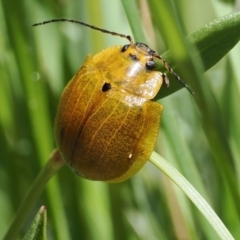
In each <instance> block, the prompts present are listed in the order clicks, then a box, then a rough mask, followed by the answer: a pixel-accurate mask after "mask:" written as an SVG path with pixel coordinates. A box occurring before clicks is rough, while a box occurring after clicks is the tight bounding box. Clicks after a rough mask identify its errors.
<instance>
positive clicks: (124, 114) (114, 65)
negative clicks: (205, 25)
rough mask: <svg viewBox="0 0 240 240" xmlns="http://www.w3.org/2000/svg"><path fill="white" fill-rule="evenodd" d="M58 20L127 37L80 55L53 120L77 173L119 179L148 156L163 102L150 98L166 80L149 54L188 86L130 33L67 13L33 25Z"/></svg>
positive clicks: (63, 151) (59, 141) (134, 170)
mask: <svg viewBox="0 0 240 240" xmlns="http://www.w3.org/2000/svg"><path fill="white" fill-rule="evenodd" d="M60 21H61V22H72V23H77V24H81V25H83V26H87V27H90V28H92V29H94V30H98V31H101V32H103V33H108V34H112V35H115V36H119V37H123V38H126V39H127V40H128V41H129V44H126V45H124V46H112V47H109V48H106V49H105V50H103V51H101V52H99V53H98V54H96V55H94V56H91V55H89V56H88V57H87V58H86V60H85V62H84V63H83V65H82V66H81V68H80V69H79V70H78V72H77V73H76V75H75V76H74V77H73V78H72V80H71V81H70V82H69V83H68V84H67V86H66V87H65V89H64V91H63V93H62V95H61V98H60V101H59V106H58V111H57V115H56V119H55V126H54V131H55V139H56V144H57V147H58V149H59V151H60V154H61V156H62V157H63V159H65V161H66V162H67V164H68V165H69V166H70V167H71V168H72V169H73V170H74V171H75V172H76V173H77V174H78V175H80V176H81V177H83V178H87V179H90V180H98V181H107V182H112V183H115V182H121V181H124V180H126V179H128V178H129V177H131V176H132V175H134V174H135V173H137V172H138V171H139V170H140V169H141V168H142V166H143V165H144V164H145V163H146V161H147V160H148V159H149V157H150V155H151V153H152V151H153V148H154V144H155V141H156V138H157V135H158V131H159V125H160V118H161V115H162V111H163V106H162V105H161V104H159V103H157V102H154V101H152V99H153V98H154V97H155V95H156V94H157V93H158V91H159V90H160V88H161V85H162V84H164V85H165V86H167V87H168V86H169V80H168V77H167V75H166V74H163V73H161V72H159V71H155V70H154V69H155V66H156V63H155V59H158V60H160V61H161V62H162V64H163V66H164V67H165V68H166V69H167V70H168V71H169V72H170V73H171V74H173V75H174V76H175V77H176V78H177V80H178V81H180V83H181V84H182V85H184V87H186V88H187V89H188V90H189V88H188V86H187V85H186V84H185V83H184V82H183V81H182V80H181V79H180V77H179V76H178V75H177V74H176V73H175V72H174V71H173V70H172V68H171V67H170V66H169V65H168V64H167V63H166V62H165V60H164V59H162V57H161V56H160V55H158V54H157V53H156V52H155V51H154V50H152V49H151V48H149V47H148V46H147V45H146V44H144V43H139V42H136V43H134V42H133V41H132V38H131V37H130V36H127V35H124V34H119V33H116V32H111V31H108V30H105V29H101V28H98V27H95V26H92V25H89V24H86V23H84V22H79V21H76V20H69V19H53V20H50V21H45V22H42V23H37V24H34V25H33V26H38V25H42V24H47V23H51V22H60ZM189 91H190V90H189Z"/></svg>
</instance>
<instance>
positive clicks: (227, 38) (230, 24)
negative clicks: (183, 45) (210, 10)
mask: <svg viewBox="0 0 240 240" xmlns="http://www.w3.org/2000/svg"><path fill="white" fill-rule="evenodd" d="M239 29H240V12H237V13H234V14H229V15H226V16H224V17H221V18H218V19H216V20H214V21H212V22H210V23H209V24H207V25H206V26H204V27H202V28H200V29H199V30H197V31H196V32H194V33H192V34H190V35H189V36H188V37H187V40H188V41H189V42H190V43H191V44H192V45H195V46H196V48H197V52H198V54H199V55H200V57H201V59H202V63H203V66H204V70H205V71H207V70H208V69H209V68H211V67H212V66H214V65H215V64H216V63H217V62H218V61H219V60H220V59H221V58H223V57H224V56H225V55H226V54H227V53H228V52H229V51H230V50H231V49H232V48H233V47H234V46H235V45H236V44H237V43H238V41H239V39H240V31H239ZM162 57H163V58H164V59H165V60H166V61H167V62H168V63H169V65H171V66H174V63H173V59H172V54H171V52H170V51H167V52H165V53H164V54H163V55H162ZM161 69H163V68H162V67H161ZM175 71H176V72H178V70H175ZM168 76H169V78H170V80H171V83H170V84H171V87H170V88H169V89H167V90H165V89H161V91H160V93H159V94H158V95H157V97H156V99H159V98H162V97H165V96H167V95H170V94H171V93H173V92H175V91H177V90H179V89H181V88H182V87H183V86H182V85H180V84H179V83H178V82H176V80H174V77H172V76H170V74H169V75H168Z"/></svg>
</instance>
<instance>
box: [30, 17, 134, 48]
mask: <svg viewBox="0 0 240 240" xmlns="http://www.w3.org/2000/svg"><path fill="white" fill-rule="evenodd" d="M54 22H71V23H76V24H80V25H83V26H85V27H90V28H92V29H94V30H97V31H100V32H103V33H107V34H111V35H113V36H119V37H122V38H126V39H127V40H128V41H129V42H130V43H131V44H133V41H132V37H131V36H129V35H125V34H121V33H116V32H112V31H108V30H106V29H102V28H98V27H95V26H93V25H89V24H87V23H84V22H80V21H76V20H72V19H65V18H60V19H52V20H49V21H44V22H40V23H35V24H33V25H32V26H33V27H36V26H39V25H44V24H48V23H54Z"/></svg>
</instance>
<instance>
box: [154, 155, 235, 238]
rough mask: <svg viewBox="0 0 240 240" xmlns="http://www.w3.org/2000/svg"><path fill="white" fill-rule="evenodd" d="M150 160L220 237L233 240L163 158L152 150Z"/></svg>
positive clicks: (188, 185)
mask: <svg viewBox="0 0 240 240" xmlns="http://www.w3.org/2000/svg"><path fill="white" fill-rule="evenodd" d="M150 161H151V162H152V163H153V164H154V165H155V166H156V167H157V168H159V169H160V170H161V171H163V172H164V173H165V174H166V175H167V176H168V177H169V178H170V179H172V180H173V182H174V183H175V184H176V185H177V186H179V187H180V188H181V189H182V190H183V192H184V193H185V194H186V195H187V196H188V197H189V198H190V199H191V201H192V202H193V203H194V205H195V206H196V207H197V208H198V209H199V211H200V212H201V213H202V214H203V215H204V216H205V218H206V219H207V220H208V222H209V223H210V224H211V225H212V227H213V228H214V229H215V231H216V232H217V234H218V235H219V237H220V238H221V239H224V240H234V238H233V237H232V235H231V234H230V232H229V231H228V230H227V228H226V227H225V226H224V224H223V223H222V222H221V220H220V219H219V217H218V216H217V215H216V214H215V212H214V211H213V210H212V208H211V207H210V206H209V205H208V203H207V202H206V201H205V200H204V198H203V197H202V196H201V195H200V194H199V193H198V192H197V191H196V190H195V188H194V187H193V186H192V185H191V184H190V183H189V182H188V181H187V180H186V179H185V178H184V177H183V176H182V175H181V174H180V173H179V172H178V171H177V170H176V169H175V168H174V167H173V166H171V165H170V164H169V163H168V162H167V161H166V160H165V159H164V158H162V157H161V156H159V155H158V154H157V153H156V152H153V153H152V155H151V157H150Z"/></svg>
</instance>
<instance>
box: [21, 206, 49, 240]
mask: <svg viewBox="0 0 240 240" xmlns="http://www.w3.org/2000/svg"><path fill="white" fill-rule="evenodd" d="M46 227H47V211H46V207H45V206H42V207H41V208H40V209H39V211H38V213H37V215H36V216H35V218H34V220H33V222H32V224H31V226H30V228H29V230H28V232H27V233H26V235H25V236H24V238H23V239H22V240H46V239H47V234H46Z"/></svg>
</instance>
